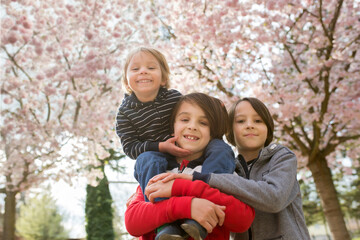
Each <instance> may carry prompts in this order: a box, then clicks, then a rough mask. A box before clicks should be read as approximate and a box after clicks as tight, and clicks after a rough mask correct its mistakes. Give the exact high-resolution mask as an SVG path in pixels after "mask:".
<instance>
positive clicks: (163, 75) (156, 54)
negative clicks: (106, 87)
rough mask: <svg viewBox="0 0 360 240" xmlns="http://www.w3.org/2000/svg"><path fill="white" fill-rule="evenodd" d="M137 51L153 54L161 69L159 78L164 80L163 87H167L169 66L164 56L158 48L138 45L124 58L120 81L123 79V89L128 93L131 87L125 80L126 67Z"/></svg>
mask: <svg viewBox="0 0 360 240" xmlns="http://www.w3.org/2000/svg"><path fill="white" fill-rule="evenodd" d="M139 52H144V53H149V54H151V55H153V56H154V57H155V58H156V60H157V61H158V62H159V65H160V70H161V78H162V79H161V80H162V81H163V82H165V86H164V87H165V88H169V84H170V82H169V75H170V68H169V65H168V63H167V61H166V58H165V56H164V55H163V54H162V53H161V52H159V51H158V50H156V49H155V48H148V47H139V48H137V49H135V50H133V51H132V52H130V53H129V55H128V56H127V58H126V60H125V65H124V69H123V76H122V81H123V85H124V87H125V90H126V91H127V92H128V93H131V92H132V91H131V89H130V88H129V85H128V82H127V78H126V75H127V68H128V67H129V64H130V61H131V59H132V58H133V56H134V55H135V54H137V53H139Z"/></svg>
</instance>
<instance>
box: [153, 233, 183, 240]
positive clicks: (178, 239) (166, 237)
mask: <svg viewBox="0 0 360 240" xmlns="http://www.w3.org/2000/svg"><path fill="white" fill-rule="evenodd" d="M183 239H186V238H183V237H182V236H180V235H173V234H171V235H170V234H161V236H160V237H159V238H157V240H183Z"/></svg>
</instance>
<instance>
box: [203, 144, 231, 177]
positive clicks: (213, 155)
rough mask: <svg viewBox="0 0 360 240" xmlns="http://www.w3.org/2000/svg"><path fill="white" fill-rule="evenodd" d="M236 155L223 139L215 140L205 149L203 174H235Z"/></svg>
mask: <svg viewBox="0 0 360 240" xmlns="http://www.w3.org/2000/svg"><path fill="white" fill-rule="evenodd" d="M234 171H235V155H234V152H233V150H232V149H231V147H230V146H229V145H228V144H227V143H225V142H224V141H223V140H221V139H213V140H211V141H210V143H209V144H208V146H207V147H206V149H205V161H204V163H203V166H202V170H201V173H233V172H234Z"/></svg>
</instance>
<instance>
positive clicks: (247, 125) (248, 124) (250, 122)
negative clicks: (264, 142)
mask: <svg viewBox="0 0 360 240" xmlns="http://www.w3.org/2000/svg"><path fill="white" fill-rule="evenodd" d="M246 128H254V124H253V122H252V121H246Z"/></svg>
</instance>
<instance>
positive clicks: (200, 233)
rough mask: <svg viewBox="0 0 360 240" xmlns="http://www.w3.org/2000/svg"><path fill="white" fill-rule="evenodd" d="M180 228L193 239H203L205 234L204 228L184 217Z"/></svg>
mask: <svg viewBox="0 0 360 240" xmlns="http://www.w3.org/2000/svg"><path fill="white" fill-rule="evenodd" d="M181 228H182V229H184V231H185V232H186V233H187V234H189V235H190V237H192V238H193V239H194V240H203V239H205V238H206V236H207V231H206V229H205V228H204V227H203V226H201V225H200V224H199V223H198V222H197V221H195V220H193V219H185V220H184V222H183V223H182V224H181Z"/></svg>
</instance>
